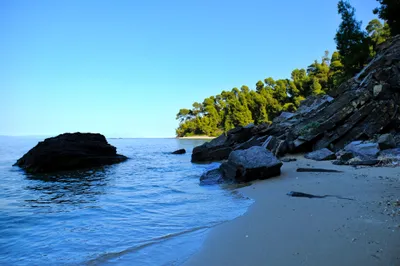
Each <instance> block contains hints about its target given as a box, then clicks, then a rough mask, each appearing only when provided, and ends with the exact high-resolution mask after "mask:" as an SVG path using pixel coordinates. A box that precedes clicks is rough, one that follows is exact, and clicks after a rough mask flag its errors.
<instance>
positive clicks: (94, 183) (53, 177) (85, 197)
mask: <svg viewBox="0 0 400 266" xmlns="http://www.w3.org/2000/svg"><path fill="white" fill-rule="evenodd" d="M110 174H111V173H110ZM25 176H26V178H27V179H30V180H36V181H42V182H37V183H34V184H33V185H27V186H26V187H25V189H29V190H33V191H35V193H32V195H34V196H35V198H33V199H26V200H25V202H27V203H28V204H29V206H30V207H49V206H51V205H52V204H85V203H94V202H96V201H97V198H98V197H97V196H98V195H102V194H104V193H105V192H106V189H105V186H107V183H108V181H109V179H110V176H111V175H107V174H106V170H105V169H104V168H98V169H95V170H86V171H74V172H66V173H58V174H45V175H44V174H40V175H37V174H26V175H25Z"/></svg>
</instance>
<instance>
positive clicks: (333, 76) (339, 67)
mask: <svg viewBox="0 0 400 266" xmlns="http://www.w3.org/2000/svg"><path fill="white" fill-rule="evenodd" d="M344 81H345V76H344V73H343V64H342V61H340V54H339V53H338V52H334V53H333V54H332V57H331V64H330V65H329V75H328V90H333V89H335V88H337V87H339V85H340V84H342V83H343V82H344Z"/></svg>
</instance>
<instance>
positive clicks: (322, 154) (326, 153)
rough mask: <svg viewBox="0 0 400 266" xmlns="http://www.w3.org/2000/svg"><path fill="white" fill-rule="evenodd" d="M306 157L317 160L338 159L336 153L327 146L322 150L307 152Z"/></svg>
mask: <svg viewBox="0 0 400 266" xmlns="http://www.w3.org/2000/svg"><path fill="white" fill-rule="evenodd" d="M304 157H305V158H307V159H311V160H315V161H328V160H334V159H336V154H335V153H333V152H331V151H330V150H328V149H327V148H324V149H321V150H317V151H313V152H310V153H307V154H306V155H305V156H304Z"/></svg>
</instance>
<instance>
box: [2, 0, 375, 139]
mask: <svg viewBox="0 0 400 266" xmlns="http://www.w3.org/2000/svg"><path fill="white" fill-rule="evenodd" d="M351 3H352V5H353V6H355V7H356V9H357V18H358V19H360V20H362V21H363V22H364V23H363V26H364V27H365V26H366V23H367V22H368V21H369V20H371V19H372V18H374V15H373V14H372V9H373V8H374V7H376V6H377V2H376V1H375V0H352V1H351ZM336 4H337V1H336V0H324V1H321V0H304V1H294V0H279V1H271V0H255V1H252V0H248V1H232V0H230V1H225V0H224V1H216V0H193V1H188V0H185V1H183V0H180V1H174V0H171V1H164V0H159V1H152V0H147V1H128V0H126V1H122V0H120V1H101V0H68V1H66V0H65V1H62V0H57V1H54V0H48V1H42V0H36V1H31V0H25V1H20V0H2V1H0V33H1V41H0V114H1V115H0V135H56V134H60V133H63V132H75V131H82V132H100V133H103V134H105V135H106V136H107V137H172V136H174V135H175V128H176V127H177V126H178V122H177V121H176V120H175V115H176V113H177V112H178V110H179V109H180V108H189V107H191V104H192V103H193V102H194V101H198V102H201V101H202V100H203V99H204V98H205V97H208V96H211V95H215V94H218V93H220V92H221V91H222V90H230V89H232V88H233V87H240V86H241V85H244V84H245V85H248V86H250V87H251V88H253V87H254V84H255V83H256V82H257V81H258V80H260V79H264V78H266V77H270V76H271V77H273V78H287V77H289V76H290V72H291V70H293V69H294V68H301V67H307V65H309V64H311V63H312V62H313V60H314V59H320V58H321V56H322V55H323V53H324V51H325V50H327V49H328V50H329V51H333V50H334V49H335V43H334V40H333V37H334V34H335V32H336V29H337V27H338V25H339V23H340V18H339V16H338V15H337V10H336Z"/></svg>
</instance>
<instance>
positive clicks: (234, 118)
mask: <svg viewBox="0 0 400 266" xmlns="http://www.w3.org/2000/svg"><path fill="white" fill-rule="evenodd" d="M377 1H379V2H380V3H381V4H382V6H381V7H380V8H379V9H376V10H375V11H374V12H376V13H379V17H380V18H382V19H384V20H386V21H387V23H384V24H382V23H381V22H380V21H379V20H377V19H373V20H372V21H370V22H369V24H368V26H367V27H366V31H364V30H362V29H361V22H360V21H357V20H356V18H355V9H354V8H353V7H352V6H351V5H350V4H349V2H347V1H345V0H340V1H339V3H338V13H339V14H340V15H341V17H342V22H341V23H340V25H339V29H338V31H337V33H336V36H335V41H336V44H337V50H338V51H335V52H334V53H333V54H332V56H331V57H330V56H329V52H328V51H325V53H324V55H323V56H322V59H321V61H318V60H315V61H314V62H313V63H312V64H310V65H309V66H308V67H307V69H294V70H293V71H292V73H291V78H290V79H278V80H274V79H273V78H271V77H269V78H265V79H264V80H259V81H257V83H256V84H255V88H254V90H251V89H250V88H249V87H247V86H245V85H243V86H242V87H240V89H238V88H233V89H232V90H231V91H222V92H221V93H220V94H218V95H216V96H211V97H208V98H206V99H204V101H203V102H202V103H198V102H195V103H193V106H192V109H180V110H179V112H178V114H177V115H176V119H177V120H179V127H178V128H177V129H176V134H177V135H178V136H193V135H209V136H217V135H220V134H222V133H223V132H227V131H228V130H230V129H232V128H234V127H236V126H244V125H247V124H249V123H255V124H261V123H271V121H272V120H273V119H274V118H275V117H276V116H278V115H279V114H280V112H282V111H286V112H295V111H296V110H297V108H298V107H299V106H300V103H301V101H303V100H304V99H305V98H306V97H308V96H310V95H321V94H325V93H328V92H329V91H331V90H334V89H336V88H337V87H338V86H339V85H340V84H342V83H343V82H344V81H346V80H347V79H348V78H349V77H352V76H354V75H355V74H356V73H357V72H358V71H359V70H361V68H362V67H363V66H364V65H365V64H366V63H367V60H368V58H369V57H371V56H373V55H375V53H376V48H377V46H378V45H379V44H381V43H382V42H384V41H385V40H386V39H387V38H388V37H389V36H390V33H392V34H395V33H396V32H397V34H398V33H399V32H398V29H397V28H396V27H398V23H399V22H398V14H400V11H399V2H400V0H377ZM389 27H390V29H389ZM317 127H319V123H318V122H314V123H310V124H308V125H306V126H305V127H304V128H303V129H301V132H300V134H301V135H307V134H310V133H312V131H313V130H314V129H315V128H317Z"/></svg>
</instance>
